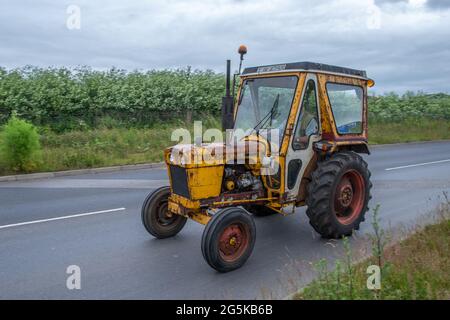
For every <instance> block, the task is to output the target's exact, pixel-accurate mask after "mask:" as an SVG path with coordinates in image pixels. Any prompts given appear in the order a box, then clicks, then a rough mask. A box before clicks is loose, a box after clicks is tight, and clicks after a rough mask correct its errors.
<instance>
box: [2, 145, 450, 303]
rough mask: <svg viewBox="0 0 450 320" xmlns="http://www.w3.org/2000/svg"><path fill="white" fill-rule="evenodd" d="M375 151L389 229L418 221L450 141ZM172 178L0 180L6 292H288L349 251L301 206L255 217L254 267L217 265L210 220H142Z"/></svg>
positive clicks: (439, 187) (449, 157)
mask: <svg viewBox="0 0 450 320" xmlns="http://www.w3.org/2000/svg"><path fill="white" fill-rule="evenodd" d="M366 159H367V161H368V163H369V167H370V170H371V171H372V181H373V184H374V187H373V192H372V194H373V199H372V201H371V207H374V205H375V204H377V203H379V204H380V205H381V211H380V217H381V219H382V225H383V226H385V227H387V226H391V227H397V226H399V225H408V224H412V223H414V222H415V221H416V220H417V219H418V217H419V216H420V215H422V214H423V213H425V212H426V211H428V210H430V209H431V208H433V207H434V206H435V204H436V203H438V201H439V200H438V197H439V195H442V192H443V191H447V192H449V191H450V141H443V142H429V143H414V144H398V145H389V146H376V147H373V148H372V154H371V155H370V156H367V157H366ZM166 179H167V176H166V173H165V171H164V170H163V169H147V170H136V171H121V172H115V173H101V174H88V175H79V176H72V177H59V178H52V179H42V180H30V181H19V182H4V183H0V298H3V299H5V298H9V299H16V298H25V299H28V298H33V299H36V298H38V299H54V298H61V299H74V298H76V299H80V298H95V299H110V298H111V299H129V298H143V299H223V298H225V299H228V298H230V299H241V298H247V299H253V298H261V297H263V298H267V297H275V298H280V297H283V296H286V295H287V294H289V293H290V292H291V291H292V290H293V289H292V287H291V286H293V283H295V285H299V284H300V285H301V284H304V283H305V282H307V281H308V280H309V279H310V278H311V276H312V273H311V270H310V269H311V267H310V265H311V264H310V262H311V261H315V260H317V259H320V258H330V259H335V258H336V257H338V256H339V254H340V252H341V250H340V245H339V243H338V242H328V241H325V240H323V239H321V238H320V237H319V236H318V235H317V234H316V233H314V231H313V230H312V228H311V227H310V226H309V224H308V222H307V218H306V215H305V214H304V211H305V209H304V208H299V209H297V212H296V214H294V215H290V216H287V217H283V216H281V215H275V216H269V217H264V218H255V219H256V225H257V240H256V245H255V248H254V251H253V254H252V256H251V257H250V259H249V260H248V261H247V263H246V265H245V266H244V267H243V268H241V269H239V270H236V271H233V272H230V273H226V274H220V273H217V272H215V271H214V270H213V269H211V268H210V267H209V266H208V265H207V264H206V263H205V262H204V260H203V257H202V254H201V250H200V240H201V235H202V230H203V226H201V225H199V224H197V223H195V222H193V221H188V223H187V224H186V226H185V228H184V229H183V230H182V231H181V232H180V233H179V234H178V235H177V236H176V237H174V238H170V239H164V240H156V239H153V238H151V236H150V235H149V234H147V233H146V231H145V230H144V228H143V226H142V225H141V221H140V207H141V204H142V201H143V199H144V198H145V196H146V195H147V194H148V193H149V192H150V191H151V190H152V189H154V188H156V187H158V186H161V185H165V184H166V183H167V182H166ZM105 210H106V211H105ZM84 214H88V215H84ZM61 217H62V218H63V219H59V218H61ZM54 218H57V219H56V220H48V219H54ZM39 220H42V221H40V222H39ZM370 230H371V225H370V223H369V222H365V223H363V224H362V227H361V230H360V232H359V234H364V233H367V232H370ZM355 241H356V240H355ZM69 265H78V266H79V267H80V269H81V289H80V290H68V289H67V287H66V279H67V277H68V274H67V273H66V269H67V267H68V266H69Z"/></svg>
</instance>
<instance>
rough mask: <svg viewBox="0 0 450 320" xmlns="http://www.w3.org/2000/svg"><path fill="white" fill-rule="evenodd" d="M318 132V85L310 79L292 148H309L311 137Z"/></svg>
mask: <svg viewBox="0 0 450 320" xmlns="http://www.w3.org/2000/svg"><path fill="white" fill-rule="evenodd" d="M318 132H319V116H318V111H317V95H316V85H315V83H314V81H313V80H309V81H308V82H307V84H306V89H305V93H304V95H303V101H302V106H301V110H300V117H299V118H298V123H297V127H296V128H295V133H294V140H293V142H292V148H293V149H294V150H301V149H306V148H308V144H309V137H310V136H311V135H313V134H317V133H318Z"/></svg>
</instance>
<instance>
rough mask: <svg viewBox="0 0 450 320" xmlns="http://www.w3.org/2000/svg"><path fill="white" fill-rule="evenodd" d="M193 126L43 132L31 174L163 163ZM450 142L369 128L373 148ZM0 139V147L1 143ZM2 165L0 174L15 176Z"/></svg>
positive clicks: (405, 127) (434, 134) (433, 128)
mask: <svg viewBox="0 0 450 320" xmlns="http://www.w3.org/2000/svg"><path fill="white" fill-rule="evenodd" d="M202 120H203V128H204V130H205V129H207V128H213V127H216V128H217V127H220V121H219V120H218V119H217V118H213V117H205V119H202ZM192 126H193V125H192V123H190V124H187V123H185V122H183V121H176V120H173V121H170V122H167V123H166V124H162V123H158V124H155V125H154V126H152V127H150V128H124V127H118V128H117V127H111V126H108V127H103V128H99V129H90V130H79V131H68V132H63V133H55V132H54V131H51V130H48V129H43V128H40V129H39V131H40V135H41V138H40V142H41V145H42V148H43V151H42V161H41V163H39V164H38V165H37V166H35V167H34V168H33V169H32V170H30V171H29V172H43V171H59V170H70V169H82V168H94V167H103V166H113V165H124V164H138V163H145V162H158V161H162V158H163V150H164V148H166V147H167V146H170V145H173V144H174V142H172V141H171V134H172V132H173V130H174V129H176V128H180V127H181V128H187V129H189V130H192ZM440 139H450V123H449V122H448V121H443V120H423V121H405V122H401V123H379V122H377V123H371V124H370V125H369V142H370V143H372V144H382V143H396V142H411V141H426V140H440ZM1 143H2V142H1V134H0V144H1ZM15 173H19V172H15V171H13V170H11V169H9V168H7V166H6V165H4V164H2V161H1V156H0V175H7V174H15Z"/></svg>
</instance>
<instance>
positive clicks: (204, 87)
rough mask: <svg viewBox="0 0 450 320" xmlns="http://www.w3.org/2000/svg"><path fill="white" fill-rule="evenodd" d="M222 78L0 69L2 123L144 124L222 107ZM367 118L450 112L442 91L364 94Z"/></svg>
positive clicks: (64, 126) (183, 72) (57, 126)
mask: <svg viewBox="0 0 450 320" xmlns="http://www.w3.org/2000/svg"><path fill="white" fill-rule="evenodd" d="M224 88H225V77H224V75H223V74H221V73H215V72H213V71H210V70H207V71H200V70H191V69H190V68H189V67H188V68H185V69H178V70H162V71H157V70H150V71H145V72H143V71H134V72H126V71H123V70H118V69H111V70H107V71H96V70H92V69H90V68H87V67H83V68H78V69H67V68H59V69H56V68H46V69H43V68H36V67H24V68H20V69H13V70H6V69H3V68H0V125H1V124H4V123H6V121H7V120H8V119H9V117H10V116H11V114H12V113H13V111H14V112H16V114H17V115H18V116H19V117H20V118H22V119H25V120H28V121H30V122H32V123H33V124H35V125H38V126H48V127H50V128H52V129H54V130H56V131H64V130H70V129H80V128H83V127H84V126H87V127H98V126H99V125H100V124H101V125H105V124H106V126H110V127H114V126H117V125H126V126H147V125H148V124H152V123H154V122H155V121H158V120H163V121H165V120H166V119H172V118H174V117H184V116H185V115H186V114H187V113H189V114H190V113H193V114H196V113H203V114H210V115H215V116H217V115H219V114H220V105H221V97H222V96H223V94H224ZM369 110H370V119H371V120H374V121H379V120H380V121H383V122H385V121H388V122H389V121H390V122H397V121H401V120H405V119H411V118H415V119H420V118H423V117H426V118H429V119H430V118H431V119H450V96H449V95H447V94H433V95H427V94H422V93H418V94H414V93H410V92H409V93H406V94H404V95H402V96H399V95H396V94H388V95H384V96H376V97H369Z"/></svg>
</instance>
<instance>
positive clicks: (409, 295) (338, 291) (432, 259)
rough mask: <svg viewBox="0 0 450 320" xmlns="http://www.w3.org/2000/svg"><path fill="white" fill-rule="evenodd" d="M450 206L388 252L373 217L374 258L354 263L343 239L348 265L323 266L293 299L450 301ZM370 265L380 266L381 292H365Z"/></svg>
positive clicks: (322, 263)
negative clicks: (431, 222)
mask: <svg viewBox="0 0 450 320" xmlns="http://www.w3.org/2000/svg"><path fill="white" fill-rule="evenodd" d="M446 199H447V197H446ZM449 204H450V203H449V202H448V199H447V202H446V203H445V204H443V205H441V207H440V208H439V209H438V214H437V215H436V217H437V219H436V220H435V223H433V224H430V225H427V226H425V227H423V228H417V230H415V232H414V233H412V234H410V235H409V236H407V237H406V238H405V239H404V240H402V241H399V242H397V243H394V244H391V245H389V246H387V247H384V241H385V240H384V237H383V234H382V232H381V230H380V229H379V227H378V222H377V218H376V214H375V219H374V222H373V225H374V229H375V230H378V232H379V233H378V235H375V236H373V239H372V240H373V241H372V245H373V254H372V256H371V257H370V258H368V259H366V260H364V261H362V262H359V263H356V264H352V263H351V251H350V250H348V242H345V240H344V247H346V250H345V252H346V259H345V261H344V262H341V261H338V262H336V265H335V267H334V269H333V270H331V271H329V270H328V268H327V263H326V261H324V260H321V261H319V262H318V263H317V264H316V270H317V273H318V277H317V278H316V280H314V281H313V282H311V283H310V284H309V285H308V286H306V287H305V288H303V289H302V290H301V291H300V292H299V293H297V294H296V295H295V296H294V299H308V300H316V299H320V300H336V299H402V300H415V299H419V300H423V299H440V300H441V299H445V300H448V299H450V272H449V270H450V220H449V219H450V205H449ZM376 233H377V232H375V234H376ZM371 265H375V266H380V267H381V268H380V271H381V281H380V284H381V287H380V288H379V289H377V290H369V289H368V287H367V282H368V277H369V274H368V267H369V266H371Z"/></svg>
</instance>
